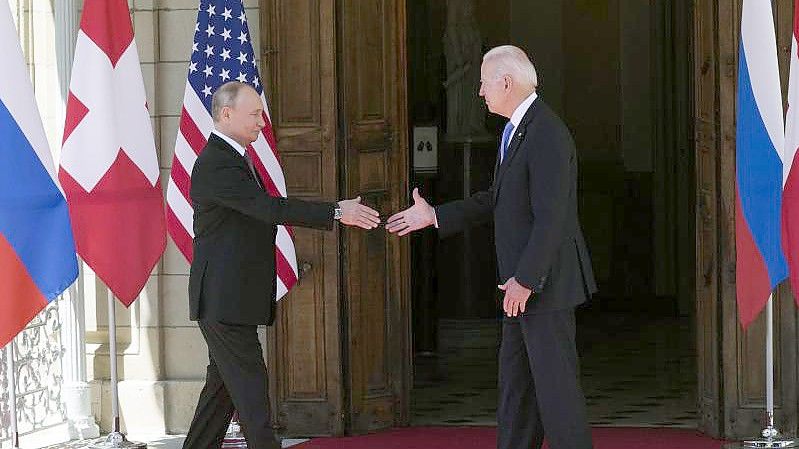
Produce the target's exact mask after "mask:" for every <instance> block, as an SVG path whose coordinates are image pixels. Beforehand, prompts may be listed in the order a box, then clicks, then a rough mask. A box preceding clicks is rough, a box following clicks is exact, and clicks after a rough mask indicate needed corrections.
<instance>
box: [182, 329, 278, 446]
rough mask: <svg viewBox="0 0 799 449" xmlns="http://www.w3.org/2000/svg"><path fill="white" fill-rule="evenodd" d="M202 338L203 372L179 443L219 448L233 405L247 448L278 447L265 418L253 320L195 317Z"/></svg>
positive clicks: (263, 379)
mask: <svg viewBox="0 0 799 449" xmlns="http://www.w3.org/2000/svg"><path fill="white" fill-rule="evenodd" d="M199 325H200V331H201V332H202V333H203V337H205V342H206V343H207V344H208V358H209V360H210V362H209V364H208V372H207V374H206V378H205V386H204V387H203V390H202V393H200V399H199V401H198V402H197V409H196V410H195V412H194V419H192V421H191V426H190V427H189V432H188V435H186V441H185V442H184V443H183V448H184V449H209V448H219V447H221V445H222V440H223V439H224V437H225V431H226V430H227V427H228V423H230V418H231V417H232V416H233V409H234V408H235V409H236V410H237V411H238V412H239V420H240V422H241V427H242V431H243V432H244V437H245V438H246V439H247V447H248V448H249V449H278V448H280V443H279V442H278V440H277V439H276V438H275V434H274V432H273V430H272V426H271V423H270V418H269V398H268V396H267V394H268V384H267V382H268V380H267V375H266V365H265V364H264V359H263V355H262V352H261V343H260V342H259V341H258V328H257V326H254V325H236V324H226V323H220V322H217V321H206V320H200V321H199Z"/></svg>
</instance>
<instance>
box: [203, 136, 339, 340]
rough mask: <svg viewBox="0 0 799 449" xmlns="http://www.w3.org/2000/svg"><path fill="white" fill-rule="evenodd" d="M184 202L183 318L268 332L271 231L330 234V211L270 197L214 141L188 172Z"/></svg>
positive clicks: (272, 286)
mask: <svg viewBox="0 0 799 449" xmlns="http://www.w3.org/2000/svg"><path fill="white" fill-rule="evenodd" d="M191 200H192V203H193V205H194V260H193V261H192V264H191V273H190V275H189V318H190V319H192V320H198V319H209V320H216V321H222V322H225V323H229V324H267V325H271V324H272V322H273V321H274V318H275V304H276V303H275V292H276V275H275V236H276V233H277V225H278V224H288V225H295V226H305V227H313V228H320V229H331V228H332V227H333V209H334V207H335V205H334V204H333V203H321V202H311V201H301V200H296V199H291V198H280V197H277V198H276V197H272V196H270V195H269V194H268V193H267V192H265V191H264V190H263V189H261V188H260V187H259V186H258V184H257V182H256V179H255V178H254V177H253V174H252V172H251V171H250V169H249V167H248V166H247V162H246V160H245V159H244V157H242V156H241V155H240V154H239V153H238V151H236V150H235V149H234V148H233V147H232V146H230V145H229V144H228V143H227V142H225V141H224V140H223V139H222V138H220V137H219V136H216V135H214V134H211V136H210V138H209V139H208V144H207V145H206V146H205V149H204V150H203V151H202V153H200V156H199V157H198V158H197V161H196V162H195V164H194V168H193V169H192V172H191Z"/></svg>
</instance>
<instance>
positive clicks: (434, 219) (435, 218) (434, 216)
mask: <svg viewBox="0 0 799 449" xmlns="http://www.w3.org/2000/svg"><path fill="white" fill-rule="evenodd" d="M433 224H434V225H435V227H436V229H438V215H436V210H435V209H433Z"/></svg>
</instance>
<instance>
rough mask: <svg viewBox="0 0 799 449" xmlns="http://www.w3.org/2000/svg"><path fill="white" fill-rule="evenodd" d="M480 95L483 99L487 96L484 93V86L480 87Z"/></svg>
mask: <svg viewBox="0 0 799 449" xmlns="http://www.w3.org/2000/svg"><path fill="white" fill-rule="evenodd" d="M478 95H479V96H481V97H485V95H486V94H485V92H483V85H482V84H481V85H480V92H478Z"/></svg>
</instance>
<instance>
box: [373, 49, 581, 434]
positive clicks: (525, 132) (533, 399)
mask: <svg viewBox="0 0 799 449" xmlns="http://www.w3.org/2000/svg"><path fill="white" fill-rule="evenodd" d="M480 76H481V79H480V83H481V86H480V96H482V97H483V98H484V99H485V102H486V105H487V106H488V109H489V111H491V112H493V113H495V114H499V115H501V116H503V117H507V118H508V119H509V120H508V123H507V125H506V126H505V130H504V131H503V136H502V141H501V145H500V151H499V154H498V156H497V165H496V167H495V169H494V170H495V175H494V182H493V183H492V185H491V187H490V188H489V189H488V190H487V191H483V192H478V193H475V194H474V195H472V196H471V197H470V198H468V199H465V200H459V201H453V202H450V203H446V204H443V205H441V206H438V207H436V208H433V207H431V206H430V205H429V204H428V203H427V202H426V201H425V200H424V199H423V198H421V197H420V196H419V192H418V190H417V189H414V191H413V198H414V205H413V206H411V207H410V208H408V209H406V210H405V211H402V212H400V213H397V214H395V215H393V216H391V217H390V218H389V221H388V224H387V226H386V229H387V230H388V231H389V232H393V233H399V235H405V234H407V233H409V232H412V231H415V230H417V229H421V228H424V227H427V226H436V227H437V228H438V232H439V235H440V236H441V237H446V236H449V235H452V234H454V233H457V232H460V231H462V230H463V229H464V228H465V227H467V226H471V225H474V224H477V223H480V222H483V221H487V220H490V219H492V218H493V220H494V233H495V235H494V237H495V245H496V253H497V268H498V272H499V273H498V274H499V278H500V283H501V285H500V286H499V288H500V289H501V290H503V291H504V292H505V296H504V300H503V309H504V312H505V317H504V320H503V324H502V343H501V346H500V353H499V407H498V410H497V423H498V429H497V430H498V432H497V446H498V447H499V448H500V449H529V448H531V447H532V448H540V447H541V445H542V443H543V440H544V437H545V436H546V438H547V440H548V442H549V447H550V448H552V449H587V448H591V447H592V443H591V433H590V429H589V426H588V422H587V418H586V412H585V398H584V397H583V393H582V389H581V387H580V382H579V372H578V360H577V349H576V345H575V320H574V308H575V306H577V305H578V304H580V303H582V302H584V301H585V300H586V299H587V298H588V297H589V296H590V295H591V294H592V293H594V292H595V291H596V283H595V282H594V276H593V270H592V268H591V262H590V258H589V255H588V249H587V247H586V244H585V241H584V239H583V234H582V230H581V227H580V223H579V220H578V215H577V156H576V154H575V146H574V142H573V140H572V137H571V134H570V133H569V130H568V129H567V128H566V126H565V125H564V123H563V122H562V121H561V120H560V118H558V116H557V115H555V113H554V112H553V111H552V110H551V109H550V108H549V106H547V105H546V104H545V103H544V102H543V101H542V100H541V99H540V98H538V95H537V93H536V87H537V84H538V83H537V77H536V73H535V68H534V67H533V65H532V63H531V62H530V60H529V59H528V58H527V55H526V54H525V53H524V52H523V51H522V50H520V49H519V48H516V47H513V46H510V45H505V46H501V47H497V48H494V49H492V50H491V51H489V52H488V53H486V55H485V56H484V57H483V64H482V67H481V75H480Z"/></svg>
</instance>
